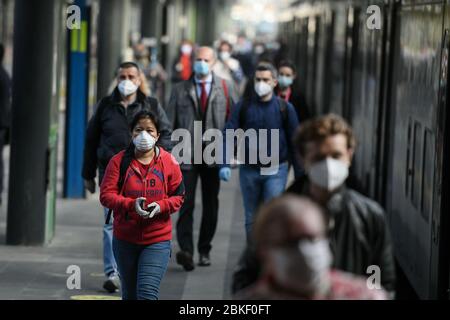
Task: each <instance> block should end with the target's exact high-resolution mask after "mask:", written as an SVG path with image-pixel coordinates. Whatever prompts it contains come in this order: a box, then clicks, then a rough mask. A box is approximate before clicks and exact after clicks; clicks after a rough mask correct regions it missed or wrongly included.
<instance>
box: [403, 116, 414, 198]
mask: <svg viewBox="0 0 450 320" xmlns="http://www.w3.org/2000/svg"><path fill="white" fill-rule="evenodd" d="M411 127H412V119H411V118H409V121H408V143H407V144H406V166H405V168H406V172H405V197H406V198H409V190H410V186H411V180H412V174H413V170H412V155H411Z"/></svg>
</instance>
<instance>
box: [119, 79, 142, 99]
mask: <svg viewBox="0 0 450 320" xmlns="http://www.w3.org/2000/svg"><path fill="white" fill-rule="evenodd" d="M118 87H119V91H120V93H121V94H122V95H123V96H125V97H128V96H129V95H132V94H133V93H135V92H136V91H137V89H138V88H139V87H138V86H137V85H135V84H134V82H133V81H130V80H123V81H121V82H120V83H119V86H118Z"/></svg>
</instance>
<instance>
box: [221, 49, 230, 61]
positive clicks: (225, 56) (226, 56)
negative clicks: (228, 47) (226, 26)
mask: <svg viewBox="0 0 450 320" xmlns="http://www.w3.org/2000/svg"><path fill="white" fill-rule="evenodd" d="M219 57H220V60H222V61H226V60H228V59H230V57H231V54H230V53H229V52H228V51H221V52H220V53H219Z"/></svg>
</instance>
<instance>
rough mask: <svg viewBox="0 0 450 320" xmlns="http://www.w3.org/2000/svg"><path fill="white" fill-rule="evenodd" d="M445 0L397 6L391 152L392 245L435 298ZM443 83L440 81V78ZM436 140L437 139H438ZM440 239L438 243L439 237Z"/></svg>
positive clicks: (417, 283) (426, 294)
mask: <svg viewBox="0 0 450 320" xmlns="http://www.w3.org/2000/svg"><path fill="white" fill-rule="evenodd" d="M442 23H443V6H442V4H436V3H434V4H433V3H429V4H415V5H402V6H399V7H398V10H397V12H396V26H397V28H398V30H397V31H396V32H397V34H398V39H397V41H396V49H395V50H396V58H395V64H394V66H395V67H394V73H395V79H396V81H395V83H394V84H393V92H394V93H395V97H394V100H393V101H394V103H393V106H392V110H390V112H392V116H393V119H394V121H392V126H391V129H390V130H391V137H390V139H392V145H391V157H390V166H389V172H388V184H389V189H388V191H387V197H388V199H387V207H388V208H387V211H388V213H389V216H390V226H391V229H392V238H393V243H394V251H395V254H396V257H397V260H398V262H399V264H400V266H401V268H402V270H403V271H404V273H405V274H406V276H407V278H408V279H409V281H410V283H411V285H412V286H413V287H414V289H415V290H416V292H417V293H418V294H419V296H420V297H421V298H425V299H427V298H435V297H436V295H437V291H436V287H435V286H434V285H433V286H430V284H431V283H432V281H430V279H434V278H435V277H436V271H435V268H436V267H435V265H437V264H433V263H430V261H433V259H438V258H437V257H436V258H434V257H435V255H436V254H438V251H437V250H438V249H439V243H438V240H434V237H437V233H438V232H439V231H438V230H439V221H438V220H437V217H439V215H440V212H441V211H440V206H439V205H437V203H438V201H436V197H438V196H439V194H440V190H438V189H436V177H437V176H439V175H440V174H442V172H440V171H439V170H437V167H436V165H435V164H436V160H437V158H436V155H437V150H439V143H440V142H439V141H437V140H436V139H437V137H438V135H439V131H438V126H437V119H438V110H439V98H438V97H439V93H440V92H442V91H441V90H440V89H439V86H440V79H441V76H440V71H441V64H443V63H442V61H441V51H442ZM441 84H442V82H441ZM436 142H437V143H436ZM435 242H436V243H435Z"/></svg>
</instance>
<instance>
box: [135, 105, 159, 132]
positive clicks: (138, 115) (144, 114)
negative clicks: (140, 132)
mask: <svg viewBox="0 0 450 320" xmlns="http://www.w3.org/2000/svg"><path fill="white" fill-rule="evenodd" d="M142 119H150V120H151V121H152V122H153V124H154V125H155V128H156V132H158V133H159V119H158V117H157V116H156V115H155V114H154V113H153V112H151V111H147V110H142V111H139V112H138V113H136V115H135V116H134V118H133V120H132V121H131V124H130V130H131V131H133V130H134V127H136V125H137V123H138V122H139V121H141V120H142Z"/></svg>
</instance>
